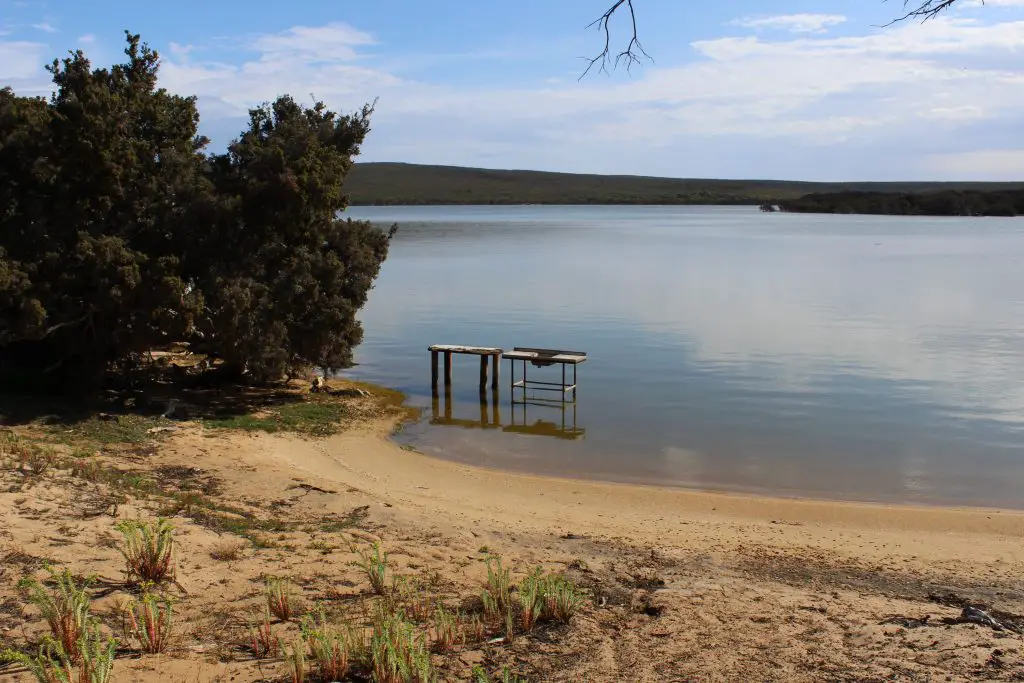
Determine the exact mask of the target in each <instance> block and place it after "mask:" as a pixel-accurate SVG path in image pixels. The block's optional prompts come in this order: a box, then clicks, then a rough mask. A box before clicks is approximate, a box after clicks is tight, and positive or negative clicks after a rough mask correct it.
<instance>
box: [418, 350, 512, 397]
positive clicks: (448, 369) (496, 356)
mask: <svg viewBox="0 0 1024 683" xmlns="http://www.w3.org/2000/svg"><path fill="white" fill-rule="evenodd" d="M427 350H429V351H430V388H431V389H432V390H433V392H434V393H435V394H436V393H437V382H438V372H437V357H438V356H439V355H440V354H442V353H443V354H444V385H445V387H450V386H451V385H452V354H455V353H459V354H465V355H469V356H479V357H480V391H484V390H485V389H486V388H487V363H488V360H489V361H490V363H491V366H492V367H493V371H492V375H493V376H492V377H491V388H492V389H497V388H498V375H499V372H500V370H499V368H500V365H501V363H500V361H501V354H502V350H501V349H499V348H495V347H491V346H458V345H455V344H434V345H433V346H428V347H427Z"/></svg>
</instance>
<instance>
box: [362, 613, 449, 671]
mask: <svg viewBox="0 0 1024 683" xmlns="http://www.w3.org/2000/svg"><path fill="white" fill-rule="evenodd" d="M425 641H426V638H424V637H423V635H422V634H420V633H418V632H417V630H416V627H415V626H414V625H413V624H411V623H409V622H408V621H406V620H405V618H404V616H403V615H402V614H401V613H397V612H394V611H389V610H387V609H383V608H381V607H378V609H377V612H376V613H375V614H374V619H373V633H372V634H371V636H370V665H371V668H372V673H373V680H374V681H376V682H377V683H432V681H433V680H434V670H433V665H432V664H431V662H430V651H429V650H428V649H427V645H426V642H425Z"/></svg>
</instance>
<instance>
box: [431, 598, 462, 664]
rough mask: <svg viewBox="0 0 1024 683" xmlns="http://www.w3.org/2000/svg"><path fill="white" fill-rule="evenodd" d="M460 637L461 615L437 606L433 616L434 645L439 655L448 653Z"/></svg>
mask: <svg viewBox="0 0 1024 683" xmlns="http://www.w3.org/2000/svg"><path fill="white" fill-rule="evenodd" d="M461 636H462V615H460V614H459V613H458V612H455V613H452V612H449V611H448V610H446V609H445V608H444V605H439V606H438V608H437V614H436V615H435V616H434V645H435V647H436V648H437V651H438V652H440V653H441V654H444V653H446V652H449V651H450V650H451V649H452V648H453V647H455V645H456V643H457V642H458V641H459V638H460V637H461Z"/></svg>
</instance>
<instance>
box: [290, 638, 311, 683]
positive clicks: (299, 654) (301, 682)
mask: <svg viewBox="0 0 1024 683" xmlns="http://www.w3.org/2000/svg"><path fill="white" fill-rule="evenodd" d="M285 660H286V661H287V662H288V670H289V671H290V672H291V675H292V683H305V681H306V644H305V643H303V642H302V638H301V637H297V638H296V639H295V640H294V641H293V642H292V647H291V650H290V651H288V652H286V653H285Z"/></svg>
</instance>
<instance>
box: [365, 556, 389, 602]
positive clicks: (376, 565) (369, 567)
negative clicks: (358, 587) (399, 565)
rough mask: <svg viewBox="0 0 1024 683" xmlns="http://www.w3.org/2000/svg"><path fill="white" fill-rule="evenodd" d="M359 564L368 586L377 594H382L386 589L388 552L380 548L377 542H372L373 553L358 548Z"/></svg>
mask: <svg viewBox="0 0 1024 683" xmlns="http://www.w3.org/2000/svg"><path fill="white" fill-rule="evenodd" d="M358 554H359V562H358V564H359V566H360V567H362V569H363V571H364V572H366V576H367V578H368V579H369V580H370V587H371V588H373V592H374V593H376V594H377V595H384V593H385V592H386V590H387V572H388V553H387V551H385V550H381V548H380V544H379V543H374V544H373V554H370V553H369V552H368V551H364V550H360V551H358Z"/></svg>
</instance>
